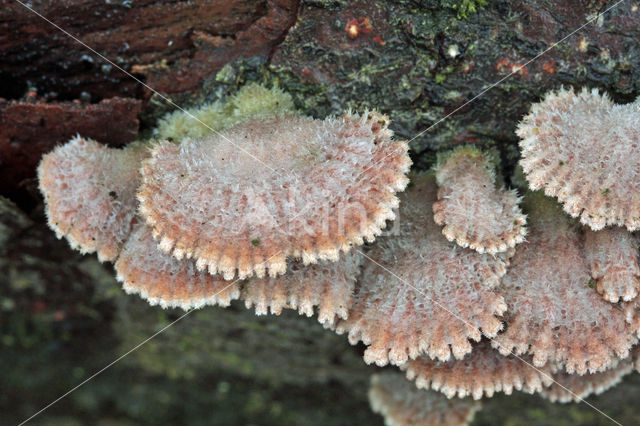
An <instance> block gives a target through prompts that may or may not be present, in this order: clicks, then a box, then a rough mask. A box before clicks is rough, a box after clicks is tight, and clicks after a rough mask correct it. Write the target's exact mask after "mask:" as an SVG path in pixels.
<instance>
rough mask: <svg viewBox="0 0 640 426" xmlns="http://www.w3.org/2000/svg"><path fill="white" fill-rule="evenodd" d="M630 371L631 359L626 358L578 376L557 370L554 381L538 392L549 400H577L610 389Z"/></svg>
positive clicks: (631, 366) (563, 401) (631, 367)
mask: <svg viewBox="0 0 640 426" xmlns="http://www.w3.org/2000/svg"><path fill="white" fill-rule="evenodd" d="M631 371H633V361H632V360H630V359H626V360H622V361H620V362H619V363H618V364H617V365H616V366H614V367H611V368H609V369H608V370H605V371H601V372H599V373H592V374H585V375H583V376H580V375H577V374H569V373H567V372H566V371H561V372H557V373H556V374H554V375H553V380H554V383H553V384H552V385H551V386H550V387H548V388H545V389H543V390H542V391H541V392H540V394H541V395H542V396H543V397H545V398H547V399H548V400H549V401H551V402H562V403H567V402H578V401H580V400H582V399H584V398H586V397H588V396H589V395H593V394H595V395H598V394H601V393H602V392H604V391H606V390H608V389H611V388H612V387H614V386H615V385H617V384H618V383H620V381H622V378H623V377H624V376H626V375H627V374H629V373H631Z"/></svg>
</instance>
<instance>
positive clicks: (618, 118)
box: [517, 89, 640, 231]
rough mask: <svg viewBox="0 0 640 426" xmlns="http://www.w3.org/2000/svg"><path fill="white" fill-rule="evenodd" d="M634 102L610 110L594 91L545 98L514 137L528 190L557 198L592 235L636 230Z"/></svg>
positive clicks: (638, 146) (639, 212) (639, 191)
mask: <svg viewBox="0 0 640 426" xmlns="http://www.w3.org/2000/svg"><path fill="white" fill-rule="evenodd" d="M639 122H640V102H639V101H636V102H634V103H631V104H627V105H615V104H614V103H613V102H612V101H611V100H610V99H609V98H608V97H607V96H606V95H601V94H600V93H598V91H597V90H591V91H588V90H586V89H583V90H582V91H581V92H579V93H574V91H573V90H564V89H563V90H560V91H558V92H551V93H549V94H548V95H547V97H546V98H545V99H544V100H543V101H542V102H540V103H538V104H535V105H533V106H532V107H531V111H530V112H529V114H528V115H527V116H526V117H524V119H523V120H522V122H521V123H520V125H519V127H518V130H517V133H518V136H520V138H521V139H522V140H521V142H520V147H521V149H522V160H521V161H520V164H521V165H522V168H523V170H524V173H525V174H526V176H527V180H528V181H529V185H530V187H531V188H532V189H544V192H545V194H547V195H549V196H553V197H558V200H559V201H560V202H561V203H562V204H563V207H564V210H565V211H566V212H567V213H569V214H570V215H571V216H573V217H579V218H580V221H581V222H582V223H583V224H585V225H588V226H590V227H591V228H592V229H594V230H600V229H602V228H604V227H605V226H607V225H618V226H626V227H627V229H628V230H630V231H635V230H637V229H640V130H639V129H640V127H639V126H638V123H639Z"/></svg>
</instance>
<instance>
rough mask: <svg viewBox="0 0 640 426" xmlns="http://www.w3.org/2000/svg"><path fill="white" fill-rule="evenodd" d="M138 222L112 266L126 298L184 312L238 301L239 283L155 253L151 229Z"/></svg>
mask: <svg viewBox="0 0 640 426" xmlns="http://www.w3.org/2000/svg"><path fill="white" fill-rule="evenodd" d="M142 222H143V221H142V219H141V218H140V219H139V221H138V222H136V223H135V225H134V226H133V230H132V232H131V235H130V236H129V239H128V240H127V242H126V243H125V244H124V247H123V248H122V252H121V253H120V257H119V258H118V260H117V262H116V264H115V270H116V272H117V278H118V281H121V282H122V283H123V288H124V290H125V292H127V293H128V294H139V295H140V296H141V297H142V298H143V299H146V300H147V301H148V302H149V304H151V305H160V306H162V307H163V308H168V307H172V308H173V307H180V308H182V309H184V310H188V309H192V308H200V307H202V306H204V305H220V306H229V304H230V303H231V301H232V300H235V299H237V298H239V297H240V283H238V282H237V281H225V280H224V279H222V277H220V276H214V275H211V274H209V273H207V272H206V271H204V272H199V271H198V270H197V269H196V265H195V261H194V260H193V259H182V260H178V259H176V258H174V257H173V256H171V255H168V254H167V253H163V252H161V251H160V250H158V245H157V243H156V242H155V240H154V239H153V237H152V235H151V229H149V228H148V227H147V226H145V225H144V224H143V223H142Z"/></svg>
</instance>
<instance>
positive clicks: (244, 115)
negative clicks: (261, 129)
mask: <svg viewBox="0 0 640 426" xmlns="http://www.w3.org/2000/svg"><path fill="white" fill-rule="evenodd" d="M292 113H295V110H294V105H293V100H292V99H291V95H289V94H288V93H285V92H283V91H282V90H280V89H279V88H277V87H274V88H272V89H267V88H266V87H264V86H261V85H259V84H256V83H250V84H247V85H246V86H244V87H242V88H241V89H240V90H239V91H238V92H237V93H236V94H235V95H233V96H232V97H231V98H230V99H228V100H227V101H226V102H214V103H210V104H206V105H203V106H201V107H197V108H190V109H187V110H185V111H174V112H172V113H169V114H167V115H165V116H164V117H163V118H162V119H161V120H160V121H159V123H158V127H157V129H156V130H155V135H154V136H155V138H156V139H160V140H164V139H168V140H172V141H176V142H178V141H180V140H182V139H184V138H186V137H191V138H198V137H202V136H205V135H208V134H210V133H212V132H214V131H219V130H222V129H224V128H227V127H231V126H233V125H235V124H237V123H240V122H241V121H244V120H246V119H248V118H251V117H256V116H261V115H264V116H268V115H277V114H292Z"/></svg>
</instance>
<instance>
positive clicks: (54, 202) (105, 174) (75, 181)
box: [38, 136, 147, 262]
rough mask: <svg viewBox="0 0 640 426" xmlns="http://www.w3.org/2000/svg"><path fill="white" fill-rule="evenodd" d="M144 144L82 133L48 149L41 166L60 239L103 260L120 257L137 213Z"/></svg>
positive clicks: (47, 206)
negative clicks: (112, 143) (119, 145)
mask: <svg viewBox="0 0 640 426" xmlns="http://www.w3.org/2000/svg"><path fill="white" fill-rule="evenodd" d="M146 155H147V150H146V148H145V147H144V146H143V145H141V144H130V145H129V146H127V147H126V148H124V149H115V148H109V147H106V146H104V145H102V144H99V143H98V142H95V141H93V140H90V139H84V138H81V137H80V136H77V137H74V138H72V139H71V140H70V141H69V142H67V143H66V144H64V145H61V146H58V147H57V148H56V149H54V150H53V151H52V152H50V153H48V154H46V155H45V156H44V157H43V158H42V161H41V162H40V166H39V167H38V179H39V184H40V191H41V192H42V194H43V195H44V200H45V211H46V214H47V219H48V222H49V227H51V228H52V229H53V230H54V231H55V232H56V235H57V236H58V238H62V237H66V238H67V240H68V241H69V243H70V244H71V246H72V247H73V248H75V249H78V250H79V251H80V252H81V253H93V252H97V253H98V259H99V260H100V261H103V262H104V261H111V260H115V259H116V258H117V257H118V253H119V252H120V249H121V247H122V244H123V243H124V242H125V241H126V239H127V236H128V235H129V232H130V230H131V222H132V220H133V218H134V217H135V215H136V203H137V201H136V197H135V194H136V188H137V185H138V182H139V180H138V165H139V163H140V161H141V160H142V158H144V157H145V156H146Z"/></svg>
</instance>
